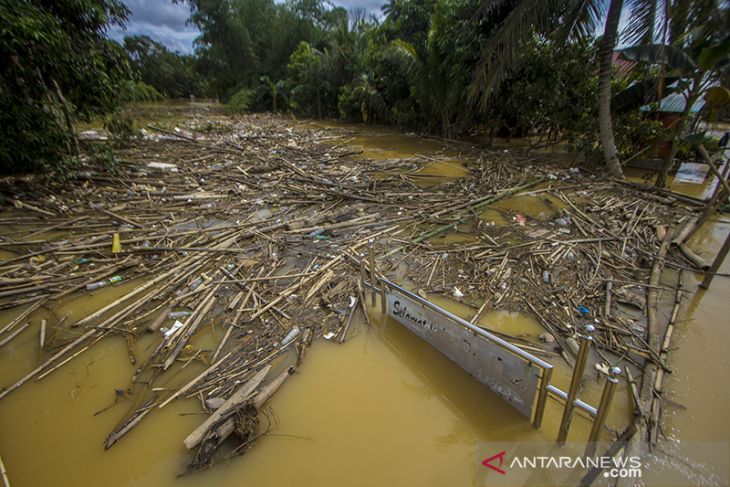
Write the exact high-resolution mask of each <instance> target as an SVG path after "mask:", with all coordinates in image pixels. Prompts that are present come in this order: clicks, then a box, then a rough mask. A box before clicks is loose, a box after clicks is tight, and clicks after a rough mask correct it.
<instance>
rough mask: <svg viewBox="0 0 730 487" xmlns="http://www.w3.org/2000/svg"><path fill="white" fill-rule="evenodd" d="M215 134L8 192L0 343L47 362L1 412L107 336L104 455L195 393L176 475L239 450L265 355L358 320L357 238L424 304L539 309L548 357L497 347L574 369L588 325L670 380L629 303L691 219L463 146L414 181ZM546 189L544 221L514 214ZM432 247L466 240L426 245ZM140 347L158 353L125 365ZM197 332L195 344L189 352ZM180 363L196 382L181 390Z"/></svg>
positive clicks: (248, 432) (652, 202) (139, 355)
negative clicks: (117, 353) (193, 420)
mask: <svg viewBox="0 0 730 487" xmlns="http://www.w3.org/2000/svg"><path fill="white" fill-rule="evenodd" d="M211 117H212V116H211ZM198 118H199V117H198ZM219 121H220V120H219ZM198 122H199V121H198V119H197V118H192V117H191V119H190V123H189V126H188V128H194V127H195V126H196V124H197V123H198ZM222 124H224V125H225V128H226V129H225V130H224V131H222V132H220V133H216V132H211V133H208V134H205V135H203V134H197V133H195V132H194V131H188V130H168V129H164V128H161V127H158V126H156V125H153V126H152V128H150V129H149V132H148V133H149V134H158V135H159V134H163V135H164V137H162V136H152V135H148V136H146V137H145V138H144V139H139V140H137V141H135V142H134V143H133V144H132V145H131V146H130V147H128V148H126V149H121V150H119V151H118V157H119V158H120V159H121V160H123V163H122V165H121V170H122V171H121V174H120V175H117V176H110V175H108V174H103V173H98V172H95V171H93V170H92V169H87V168H85V169H84V170H83V171H79V173H78V174H77V175H76V178H75V179H72V180H69V181H65V182H58V181H54V180H51V179H38V178H37V179H34V180H32V181H31V180H27V179H26V180H23V179H20V180H15V181H13V183H12V185H8V186H7V187H6V188H5V193H6V195H7V198H6V202H7V204H6V206H5V207H4V209H3V211H2V213H0V225H2V227H3V232H2V238H1V239H0V249H1V250H3V251H5V252H6V258H5V259H4V260H3V261H2V262H0V309H4V310H10V311H8V315H9V316H12V317H11V318H10V319H9V320H8V321H7V322H5V323H0V347H7V346H14V343H15V340H17V339H18V337H21V336H26V335H28V334H31V333H37V334H38V336H39V339H38V340H39V346H40V348H41V350H42V352H43V354H42V358H41V360H40V361H39V363H38V364H37V367H36V368H35V369H34V370H32V371H30V372H29V373H28V374H26V375H25V376H23V377H19V378H16V379H14V380H13V381H12V382H11V383H9V384H3V386H4V387H3V389H2V390H1V391H0V399H2V398H3V397H5V396H7V395H8V394H10V393H12V392H13V391H15V390H16V389H18V388H20V387H21V386H22V385H23V384H25V383H27V382H28V381H30V380H40V379H42V378H43V377H46V376H47V375H49V374H51V373H53V372H54V371H55V370H57V369H59V368H61V367H63V366H64V365H65V364H66V363H68V362H69V361H70V360H72V359H73V358H75V357H77V356H79V355H81V354H83V353H84V352H85V351H87V350H89V349H90V347H92V346H93V345H94V344H95V343H97V342H99V341H100V340H102V339H105V338H108V337H109V338H111V337H118V338H117V339H123V340H124V341H125V342H126V343H127V346H128V351H129V359H130V361H131V362H132V363H134V364H136V365H137V370H136V372H135V374H134V376H133V377H132V378H131V382H130V385H129V387H128V388H126V389H125V390H124V391H123V395H124V396H125V398H127V399H128V400H129V408H128V410H127V412H126V414H125V415H124V416H123V417H122V418H121V419H120V422H119V424H118V426H117V427H116V428H115V429H114V430H113V431H112V432H110V434H109V436H108V438H107V440H106V442H105V446H106V448H110V447H111V446H112V445H114V444H115V443H116V442H117V441H119V440H120V439H122V438H123V437H124V436H125V435H126V434H127V433H129V431H131V430H132V429H133V428H134V427H135V426H136V425H137V424H139V423H140V422H141V421H142V420H143V419H145V418H147V417H154V412H155V411H157V410H159V409H160V408H164V407H165V406H167V405H168V404H170V402H172V401H174V400H178V399H184V398H199V399H200V402H201V406H202V407H203V408H204V410H205V411H208V412H210V413H211V415H210V417H209V418H208V419H207V420H206V421H204V422H203V423H202V424H201V426H200V427H199V428H198V429H196V431H195V432H193V433H191V436H189V437H188V440H189V441H188V440H186V443H185V444H186V446H187V447H188V448H197V449H198V450H197V453H196V455H195V459H194V460H193V462H192V465H193V466H194V467H196V468H198V467H201V466H204V465H208V464H209V463H210V462H211V460H212V459H213V457H214V456H215V454H216V452H217V451H218V450H219V448H220V447H221V445H223V443H224V440H225V439H226V438H228V437H230V436H231V435H235V436H236V437H237V438H238V441H239V446H241V445H242V446H245V445H248V444H250V442H251V441H252V439H253V438H254V437H255V435H256V422H255V420H254V419H252V418H255V417H256V414H257V413H258V411H259V409H260V408H261V407H262V406H263V404H264V402H265V401H266V400H267V399H268V398H269V397H271V395H272V394H273V393H274V392H275V391H276V389H277V388H278V387H279V386H280V385H281V383H283V381H284V380H285V379H286V377H288V376H289V375H290V374H291V372H292V369H290V368H285V370H284V371H283V372H281V373H280V374H278V375H276V374H269V375H274V377H273V378H271V377H269V378H268V379H267V374H268V372H269V369H270V368H271V366H272V365H273V364H276V363H277V362H276V359H277V358H279V357H282V356H283V355H286V354H288V355H290V356H292V355H293V356H294V358H295V362H296V363H298V361H300V360H301V359H302V358H303V356H304V353H305V350H306V347H307V345H308V344H309V343H310V342H311V341H312V340H313V339H316V338H318V337H320V336H322V335H324V334H327V336H336V337H338V340H339V341H340V342H341V341H342V340H344V339H345V336H346V334H347V330H348V327H349V325H350V323H351V322H352V319H353V315H354V314H355V313H357V312H363V311H364V310H365V307H364V303H363V300H362V292H361V290H359V289H358V280H357V269H358V261H359V259H360V258H361V257H360V256H361V254H362V253H363V252H365V249H366V247H367V245H368V242H369V241H373V242H374V245H375V251H376V255H377V256H378V257H377V266H378V268H379V269H380V270H381V271H383V272H384V273H386V274H387V275H388V276H389V277H392V276H394V278H396V279H400V280H401V281H404V282H405V283H406V284H408V285H410V286H412V287H414V288H416V289H418V290H422V291H425V292H428V293H443V294H445V295H449V296H452V295H456V293H455V291H454V289H455V288H456V289H458V290H459V294H460V297H459V299H460V300H461V301H462V302H463V303H465V304H466V305H468V306H472V307H473V308H474V316H472V317H471V318H472V319H473V320H474V321H478V319H479V317H480V316H481V315H482V314H483V313H484V312H485V311H486V310H491V309H509V310H521V311H524V312H526V313H528V314H531V315H533V316H535V317H536V318H537V319H538V320H539V321H540V323H541V324H542V325H543V326H544V327H545V330H546V333H548V334H549V335H550V336H551V337H552V338H553V339H554V340H555V344H554V345H553V344H552V342H553V339H546V337H542V338H543V340H542V341H540V340H538V339H537V338H538V337H510V338H511V339H512V340H513V341H514V342H515V343H516V344H517V345H520V346H524V347H525V348H527V349H529V350H531V351H538V352H540V353H544V354H546V355H548V356H552V355H556V354H560V355H562V356H564V357H565V358H566V360H568V361H570V360H571V354H572V353H573V352H572V349H571V344H572V343H574V341H575V340H574V337H573V335H574V333H575V330H576V325H577V323H578V321H579V320H582V319H586V317H587V319H590V320H593V321H596V322H597V325H598V326H597V328H598V333H597V337H596V341H597V343H598V349H599V353H601V354H602V358H603V360H604V361H605V362H606V363H610V364H616V363H619V362H628V363H630V364H633V365H635V366H636V367H639V368H641V367H643V365H644V364H645V363H647V362H651V363H653V364H655V365H658V366H660V367H662V368H665V367H666V364H665V363H664V357H662V356H660V355H658V353H655V352H654V351H652V349H651V348H650V347H649V345H648V344H649V337H648V336H647V334H646V319H645V318H646V314H647V299H646V292H647V290H651V289H655V288H657V286H656V285H651V284H649V275H650V272H651V266H652V263H653V261H654V256H655V255H656V254H657V252H658V250H659V247H660V244H661V241H662V237H661V232H662V231H666V229H667V228H669V227H673V226H677V225H678V224H679V223H681V222H685V221H690V220H691V219H690V217H691V215H692V214H693V209H694V208H693V207H692V206H691V205H690V206H689V207H688V206H686V205H683V204H680V203H682V202H680V201H677V200H676V199H672V198H671V197H666V196H658V195H655V194H651V193H648V192H645V191H642V190H641V189H637V188H635V187H628V186H626V185H623V184H620V183H614V182H606V181H602V180H596V179H594V178H593V177H591V176H590V175H587V174H585V173H576V172H575V171H573V170H569V169H567V168H563V167H561V166H560V165H557V164H551V163H549V161H547V160H540V161H537V160H536V158H535V157H528V156H526V155H523V154H520V153H517V152H514V151H513V152H511V153H509V154H505V153H503V152H501V151H494V152H489V151H477V150H476V149H472V148H463V147H462V148H460V150H462V151H463V152H464V153H465V154H466V155H467V156H468V157H470V160H471V162H470V163H469V164H468V166H467V168H466V169H468V175H467V176H466V177H465V178H463V179H456V180H455V179H454V178H446V179H445V180H444V181H438V180H436V181H433V180H432V178H425V179H426V180H428V181H427V184H423V179H424V178H419V176H418V172H417V171H416V170H417V168H419V167H422V166H423V165H424V164H428V163H429V162H432V161H433V160H434V159H437V158H438V157H437V156H438V155H435V156H434V155H431V156H423V157H413V158H407V159H390V160H384V161H370V160H364V159H363V158H362V157H360V156H358V155H357V154H355V153H354V151H353V150H352V149H349V148H347V147H346V144H344V143H342V141H343V140H346V138H347V134H345V135H344V136H341V137H338V136H337V131H334V130H327V129H318V128H312V127H306V126H301V125H292V124H291V122H290V121H287V120H284V119H279V118H275V117H269V116H263V115H259V116H251V117H248V118H245V119H238V120H232V119H223V122H222ZM333 133H334V134H335V136H333ZM338 142H339V143H338ZM150 162H158V163H160V162H162V163H165V164H168V166H165V165H164V164H163V165H153V166H149V163H150ZM439 182H441V183H443V184H439ZM548 196H549V197H550V199H549V201H551V203H550V204H547V208H548V211H547V214H546V215H541V216H530V215H526V214H522V212H521V211H520V209H519V205H518V204H517V201H518V200H511V198H522V199H524V198H528V199H530V200H531V201H532V200H535V201H538V202H539V203H540V204H546V203H545V201H544V200H545V198H547V197H548ZM510 201H515V207H514V208H511V207H510V206H509V202H510ZM499 202H502V203H503V205H502V206H500V208H499V209H498V210H497V211H498V212H499V213H500V214H501V215H502V216H503V218H504V220H505V222H506V223H504V224H496V225H489V224H488V221H485V219H483V218H482V217H481V212H482V211H484V210H486V209H490V208H492V207H493V205H495V204H496V203H499ZM504 204H506V206H505V205H504ZM449 234H457V235H467V236H468V238H467V239H466V241H463V242H464V243H458V244H441V243H439V242H440V237H441V236H443V235H449ZM681 243H682V242H681V239H680V240H679V241H677V245H676V246H673V247H672V252H670V255H669V256H668V257H667V262H668V263H671V264H672V265H674V266H677V267H683V266H687V265H691V264H692V263H691V262H689V263H688V262H687V260H686V259H685V258H684V257H682V255H681V254H680V253H679V252H676V251H674V248H675V247H677V246H678V245H679V244H681ZM119 286H123V287H121V288H120V287H119ZM108 288H116V289H121V290H122V291H120V292H119V293H116V294H115V293H110V294H109V295H111V296H112V297H108V298H105V302H104V303H103V306H101V307H99V308H98V309H97V310H96V311H94V312H92V313H90V314H88V315H86V316H83V317H81V318H78V319H72V318H69V316H68V315H66V314H64V312H63V310H64V309H65V308H64V305H65V304H67V303H68V302H70V301H72V300H75V299H78V298H82V297H85V296H88V295H89V294H91V295H94V294H95V293H99V294H100V295H101V294H103V293H108V291H107V289H108ZM662 289H663V288H662ZM358 305H359V306H358ZM578 310H582V311H583V314H582V315H581V313H580V312H579V311H578ZM586 311H587V313H586ZM41 312H43V313H42V316H43V317H42V318H41V317H40V316H41ZM485 326H486V325H485ZM148 334H153V336H154V337H155V338H154V346H152V347H150V348H149V349H145V350H143V351H140V350H139V348H140V347H139V346H137V344H136V341H137V340H138V339H140V338H142V337H143V336H144V335H148ZM206 334H208V335H210V336H212V337H214V339H215V343H214V344H213V345H212V346H211V345H199V344H198V343H199V342H200V341H201V340H200V338H201V337H202V336H204V335H206ZM543 342H546V343H543ZM191 363H197V364H199V365H198V367H199V369H200V372H199V373H198V374H197V375H195V376H194V377H193V378H192V379H190V378H187V379H185V380H180V379H179V378H178V373H179V372H180V371H182V370H183V369H184V368H186V367H188V365H189V364H191ZM111 393H113V391H110V394H111ZM191 437H192V438H191ZM234 451H240V448H236V449H235V450H234Z"/></svg>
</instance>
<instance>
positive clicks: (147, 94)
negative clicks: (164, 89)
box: [122, 80, 165, 102]
mask: <svg viewBox="0 0 730 487" xmlns="http://www.w3.org/2000/svg"><path fill="white" fill-rule="evenodd" d="M164 98H165V97H164V96H162V94H161V93H160V92H159V91H157V90H156V89H155V87H154V86H150V85H148V84H147V83H145V82H144V81H131V80H130V81H127V82H126V83H125V84H124V88H123V91H122V99H123V100H124V101H125V102H149V101H159V100H163V99H164Z"/></svg>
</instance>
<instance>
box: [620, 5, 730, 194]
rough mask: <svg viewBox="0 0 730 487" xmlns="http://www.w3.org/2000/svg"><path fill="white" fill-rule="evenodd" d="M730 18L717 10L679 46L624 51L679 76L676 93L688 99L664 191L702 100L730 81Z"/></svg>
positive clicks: (661, 180) (661, 182)
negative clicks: (697, 106) (694, 110)
mask: <svg viewBox="0 0 730 487" xmlns="http://www.w3.org/2000/svg"><path fill="white" fill-rule="evenodd" d="M729 47H730V14H729V12H728V10H727V9H724V10H721V9H713V10H712V11H711V12H710V15H709V16H708V17H707V18H706V19H704V22H703V24H701V25H698V26H697V27H695V28H692V29H690V30H689V31H688V32H687V33H686V34H684V35H683V36H682V37H680V38H679V39H678V40H677V44H676V45H665V44H644V45H638V46H634V47H630V48H627V49H624V50H622V51H621V52H622V55H623V57H624V58H626V59H629V60H631V61H636V62H639V63H649V64H653V65H659V66H661V67H662V69H663V70H666V72H667V76H670V77H671V76H676V77H678V78H679V79H678V81H677V82H676V86H675V87H674V88H675V90H676V91H677V92H679V93H681V94H682V96H683V97H684V101H685V105H684V110H683V112H682V114H681V116H680V118H679V121H678V122H677V125H676V127H675V131H674V134H673V137H672V144H671V147H670V150H669V153H668V154H667V156H666V158H665V159H664V162H663V164H662V169H661V172H660V174H659V177H658V178H657V180H656V186H658V187H664V186H665V185H666V182H667V175H668V173H669V171H670V169H671V168H672V165H673V163H674V158H675V156H676V155H677V152H678V150H679V145H680V143H681V142H682V141H683V140H685V139H686V137H687V136H688V135H689V134H688V128H689V127H691V124H690V123H689V121H690V118H691V117H690V115H691V113H692V108H693V107H694V106H695V104H696V103H697V102H698V100H699V99H700V98H701V97H702V96H703V95H706V94H707V93H713V92H715V91H716V88H718V87H722V86H728V79H730V49H729Z"/></svg>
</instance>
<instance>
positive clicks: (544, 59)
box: [489, 37, 598, 138]
mask: <svg viewBox="0 0 730 487" xmlns="http://www.w3.org/2000/svg"><path fill="white" fill-rule="evenodd" d="M520 51H521V55H520V57H519V58H518V59H517V60H516V65H518V66H519V68H518V69H517V70H516V71H515V72H514V73H513V74H512V75H511V76H510V77H509V78H507V80H506V81H505V82H504V83H503V84H502V87H501V88H500V90H499V91H498V92H497V94H496V95H495V101H494V103H493V104H492V107H491V109H490V111H489V114H490V116H491V117H492V118H493V119H495V120H496V121H497V123H498V126H499V127H500V128H501V129H503V130H506V131H507V132H508V134H509V135H538V136H541V137H547V138H554V137H555V136H558V135H562V134H563V133H567V132H584V131H585V129H586V127H592V126H595V124H594V123H593V122H592V119H595V117H596V102H595V100H596V96H597V87H598V81H597V78H596V75H595V73H593V72H591V71H590V70H586V66H591V65H594V64H595V63H594V60H593V54H594V49H593V48H592V46H590V45H587V44H585V43H580V42H573V43H569V44H567V45H565V46H562V47H560V48H557V47H556V46H555V44H554V43H552V42H549V41H546V40H544V39H541V38H539V37H533V38H532V39H531V40H530V41H529V42H526V43H524V44H523V45H522V46H521V49H520Z"/></svg>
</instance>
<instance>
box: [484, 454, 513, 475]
mask: <svg viewBox="0 0 730 487" xmlns="http://www.w3.org/2000/svg"><path fill="white" fill-rule="evenodd" d="M506 453H507V452H506V451H503V452H500V453H497V454H496V455H493V456H491V457H489V458H487V459H486V460H484V461H483V462H482V465H484V466H485V467H489V468H491V469H492V470H494V471H495V472H499V473H501V474H502V475H506V474H507V472H505V471H504V470H502V469H501V468H499V467H501V466H502V465H503V464H504V456H505V454H506ZM497 458H499V467H495V466H494V465H492V463H491V462H492V460H495V459H497Z"/></svg>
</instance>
